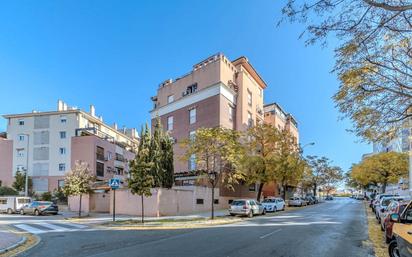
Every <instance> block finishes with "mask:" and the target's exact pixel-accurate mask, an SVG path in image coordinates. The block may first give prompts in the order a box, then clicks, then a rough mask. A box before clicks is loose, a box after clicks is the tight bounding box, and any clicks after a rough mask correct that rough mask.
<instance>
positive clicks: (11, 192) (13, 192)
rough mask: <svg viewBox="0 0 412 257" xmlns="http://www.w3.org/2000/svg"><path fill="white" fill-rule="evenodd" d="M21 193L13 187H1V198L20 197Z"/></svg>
mask: <svg viewBox="0 0 412 257" xmlns="http://www.w3.org/2000/svg"><path fill="white" fill-rule="evenodd" d="M18 194H19V193H18V192H17V191H16V190H14V189H13V188H11V187H5V186H4V187H2V186H0V196H4V195H18Z"/></svg>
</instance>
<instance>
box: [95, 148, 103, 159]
mask: <svg viewBox="0 0 412 257" xmlns="http://www.w3.org/2000/svg"><path fill="white" fill-rule="evenodd" d="M96 159H97V160H99V161H104V148H103V147H100V146H96Z"/></svg>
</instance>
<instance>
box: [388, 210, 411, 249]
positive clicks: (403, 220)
mask: <svg viewBox="0 0 412 257" xmlns="http://www.w3.org/2000/svg"><path fill="white" fill-rule="evenodd" d="M390 219H391V221H392V222H393V223H394V224H393V227H392V240H391V242H390V243H389V246H388V251H389V256H390V257H411V256H412V254H411V248H412V233H411V231H412V205H411V202H409V204H408V205H407V206H406V207H405V209H404V211H403V212H402V213H401V214H400V215H399V214H397V213H392V214H391V215H390Z"/></svg>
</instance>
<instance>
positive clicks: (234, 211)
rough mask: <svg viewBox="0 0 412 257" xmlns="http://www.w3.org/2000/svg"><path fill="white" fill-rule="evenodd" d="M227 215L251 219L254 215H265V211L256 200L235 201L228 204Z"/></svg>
mask: <svg viewBox="0 0 412 257" xmlns="http://www.w3.org/2000/svg"><path fill="white" fill-rule="evenodd" d="M229 214H230V215H232V216H235V215H242V216H243V215H244V216H248V217H249V218H251V217H253V216H254V215H265V214H266V210H265V207H264V206H263V205H262V204H261V203H259V202H258V201H256V200H253V199H236V200H233V201H232V203H231V204H230V207H229Z"/></svg>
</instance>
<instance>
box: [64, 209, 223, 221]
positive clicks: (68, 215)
mask: <svg viewBox="0 0 412 257" xmlns="http://www.w3.org/2000/svg"><path fill="white" fill-rule="evenodd" d="M228 214H229V213H228V211H227V210H226V209H224V210H217V211H215V217H223V216H227V215H228ZM62 215H63V217H64V218H65V219H73V220H76V222H77V223H87V224H99V223H105V222H108V221H112V219H113V216H112V215H111V214H109V213H89V214H88V215H89V216H88V217H82V218H80V219H77V217H78V213H77V212H62ZM82 215H84V214H82ZM208 217H210V211H209V212H200V213H194V214H188V215H179V216H160V217H145V218H144V219H145V220H146V221H156V220H176V221H179V220H191V219H199V218H208ZM140 219H141V216H137V215H124V214H116V220H117V221H121V220H140Z"/></svg>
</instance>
